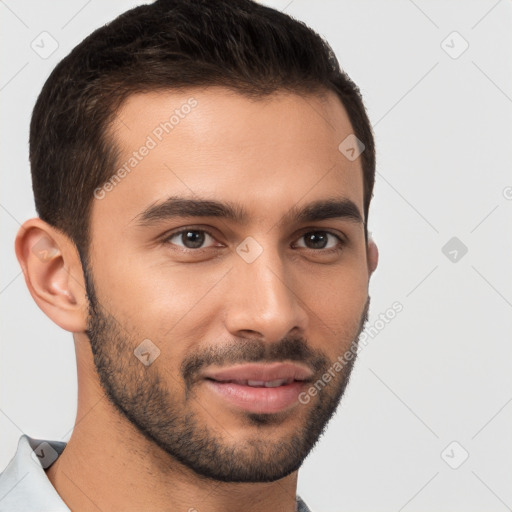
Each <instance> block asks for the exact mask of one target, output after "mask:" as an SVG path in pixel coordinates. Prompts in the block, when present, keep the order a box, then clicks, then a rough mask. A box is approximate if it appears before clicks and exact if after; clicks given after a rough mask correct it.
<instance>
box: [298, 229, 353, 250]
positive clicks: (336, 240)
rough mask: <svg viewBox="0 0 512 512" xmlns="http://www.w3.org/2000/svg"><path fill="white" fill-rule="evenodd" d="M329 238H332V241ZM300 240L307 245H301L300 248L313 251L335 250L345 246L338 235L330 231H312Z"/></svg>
mask: <svg viewBox="0 0 512 512" xmlns="http://www.w3.org/2000/svg"><path fill="white" fill-rule="evenodd" d="M329 237H331V241H330V240H329ZM300 240H304V241H305V245H299V246H300V247H305V248H306V249H312V250H321V249H327V250H333V249H336V248H337V246H339V245H342V244H343V241H342V239H341V238H340V237H339V236H338V235H335V234H334V233H330V232H329V231H310V232H309V233H305V234H304V235H302V236H301V237H300Z"/></svg>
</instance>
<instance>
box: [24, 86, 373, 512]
mask: <svg viewBox="0 0 512 512" xmlns="http://www.w3.org/2000/svg"><path fill="white" fill-rule="evenodd" d="M190 98H194V100H195V101H197V105H196V106H195V107H194V108H193V109H191V111H190V112H189V113H188V114H187V115H185V116H183V118H181V117H180V120H179V123H178V124H176V125H175V126H174V128H173V129H172V131H170V133H169V134H165V133H164V134H163V136H162V140H161V141H158V140H157V139H155V140H157V142H158V143H157V144H156V146H155V147H154V148H153V149H151V150H150V151H149V152H148V154H147V155H146V156H145V157H144V158H143V159H141V160H140V162H138V163H137V165H136V167H134V168H133V170H132V171H131V172H130V173H129V174H127V175H126V176H125V177H124V178H123V179H121V180H120V181H119V182H118V183H116V185H115V186H114V187H112V189H111V190H110V191H108V192H107V193H105V194H104V195H103V197H102V198H101V199H95V200H94V201H93V207H92V216H91V233H92V244H91V249H90V259H89V268H88V269H87V280H86V278H85V277H84V272H83V269H82V266H81V262H80V259H79V256H78V253H77V251H76V248H75V246H74V245H73V243H72V242H71V241H70V240H69V239H68V238H67V237H66V236H65V235H64V234H62V233H61V232H59V231H58V230H56V229H54V228H53V227H51V226H49V225H48V224H46V223H45V222H43V221H42V220H40V219H37V218H36V219H30V220H28V221H27V222H26V223H25V224H24V225H23V226H22V228H21V229H20V231H19V233H18V237H17V240H16V252H17V256H18V259H19V261H20V264H21V266H22V268H23V271H24V275H25V280H26V283H27V286H28V288H29V290H30V293H31V294H32V296H33V297H34V299H35V300H36V302H37V304H38V305H39V307H40V308H41V309H42V310H43V311H44V312H45V313H46V314H47V315H48V316H49V317H50V318H51V319H52V320H53V321H54V322H55V323H57V324H58V325H60V326H61V327H62V328H64V329H66V330H68V331H70V332H72V333H73V337H74V342H75V348H76V356H77V370H78V383H79V386H78V389H79V394H78V411H77V418H76V424H75V429H74V431H73V434H72V436H71V439H70V440H69V442H68V445H67V447H66V449H65V450H64V452H63V454H62V455H61V456H60V458H59V459H58V460H57V461H56V462H55V463H54V464H53V465H52V466H51V467H50V468H49V469H47V470H46V472H47V475H48V477H49V478H50V481H51V482H52V484H53V485H54V486H55V488H56V490H57V492H58V493H59V494H60V496H61V497H62V499H63V500H64V501H65V502H66V503H67V505H68V506H69V507H70V508H71V509H72V510H80V511H89V510H91V511H92V510H94V511H97V510H98V509H101V510H102V511H104V512H106V511H114V510H125V511H137V510H145V511H149V512H151V511H157V510H158V511H161V510H169V511H171V510H172V511H174V510H185V511H186V510H190V511H192V510H194V509H196V510H197V511H198V512H201V511H202V510H208V511H211V512H217V511H218V512H220V511H224V512H226V511H233V512H234V511H239V510H247V511H251V512H252V511H254V512H257V511H267V510H280V511H285V512H292V511H294V510H295V494H296V486H297V474H298V468H299V467H300V464H301V463H302V461H303V459H304V458H305V457H306V456H307V454H308V453H309V451H310V450H311V448H312V446H313V445H314V443H315V442H316V441H317V439H318V437H319V436H320V434H321V432H322V431H323V430H324V428H325V426H326V424H327V422H328V420H329V419H330V417H331V416H332V414H333V413H334V411H335V409H336V406H337V404H338V402H339V400H340V398H341V396H342V394H343V391H344V389H345V386H346V384H347V381H348V377H349V375H350V370H351V368H352V365H353V362H354V361H353V360H352V361H351V363H350V364H347V365H346V366H345V367H344V369H343V371H340V372H337V373H336V374H335V375H336V376H335V378H333V379H332V380H330V382H329V383H328V384H327V385H326V386H325V387H324V388H323V389H322V390H321V391H320V392H319V393H318V394H317V395H316V396H314V397H312V398H311V400H310V401H309V402H308V403H307V404H301V403H298V402H296V403H294V404H293V405H292V406H291V407H289V408H287V409H285V410H283V411H280V412H279V413H275V414H258V413H249V412H247V411H244V410H241V409H239V408H237V407H236V406H233V405H231V404H228V403H226V402H225V401H224V400H223V399H222V398H220V397H219V396H217V395H216V394H214V393H213V392H212V391H210V390H209V388H208V387H207V386H206V385H205V381H204V380H203V379H201V372H202V371H203V370H205V369H206V368H213V367H215V368H217V367H222V366H230V365H232V364H233V363H234V362H237V363H238V362H249V361H262V362H275V361H294V362H297V363H300V364H303V365H304V366H305V367H307V368H310V369H312V370H314V371H315V377H314V380H316V379H318V378H320V377H321V376H322V374H323V373H324V372H325V371H326V369H327V368H329V367H330V366H331V365H332V363H333V362H334V361H335V360H337V358H338V356H340V355H342V354H344V353H345V351H346V350H347V349H349V348H350V346H351V345H352V344H353V343H355V342H356V340H357V337H358V335H359V333H360V331H361V329H362V327H363V325H364V321H365V319H366V314H367V308H368V304H369V296H368V283H369V279H370V275H371V273H372V272H373V271H374V270H375V268H376V266H377V259H378V253H377V248H376V246H375V244H374V243H373V242H372V241H371V240H370V242H369V243H368V244H367V243H366V241H365V237H364V227H363V224H362V223H360V222H356V221H354V220H353V219H350V218H335V219H324V220H319V221H314V222H307V223H298V222H297V221H296V220H294V218H293V217H292V218H289V219H286V221H284V220H283V219H284V216H285V215H286V214H287V213H288V212H289V211H290V209H291V208H293V207H297V206H298V207H302V206H304V205H306V204H308V203H310V202H313V201H317V200H323V199H333V198H344V199H349V200H350V201H352V202H353V203H354V204H355V205H356V206H357V208H358V209H359V211H360V212H361V214H362V212H363V178H362V169H361V162H360V158H358V159H356V160H354V161H350V160H349V159H347V158H346V157H345V156H344V155H343V154H342V153H340V151H339V150H338V145H339V144H340V142H341V141H343V140H344V139H345V138H346V137H347V136H348V135H349V134H351V133H352V128H351V125H350V122H349V120H348V117H347V115H346V112H345V110H344V108H343V106H342V105H341V103H340V102H339V100H338V99H337V98H336V96H335V95H334V94H333V93H325V94H324V95H308V96H301V95H298V94H292V93H285V92H277V93H274V94H272V95H271V96H269V97H266V98H264V99H258V100H250V99H248V98H247V97H244V96H242V95H240V94H238V93H235V92H232V91H229V90H227V89H224V88H217V87H216V88H206V89H190V90H188V91H185V92H176V91H174V92H171V91H165V92H160V93H146V94H137V95H133V96H131V97H130V98H129V99H128V100H127V102H126V103H125V104H123V106H122V107H121V109H120V111H119V112H118V115H117V118H116V120H115V122H114V124H113V126H112V127H111V133H112V134H113V136H114V137H115V140H116V141H117V142H118V144H119V146H120V148H121V154H120V162H119V163H120V165H122V164H123V163H124V162H126V161H127V160H128V159H129V158H130V157H131V156H132V153H133V151H137V150H138V149H139V148H140V147H141V146H142V145H143V144H145V143H146V141H147V137H148V135H151V134H152V133H154V132H153V131H154V129H155V127H157V126H158V125H159V123H161V122H162V121H165V120H166V119H169V116H170V115H171V114H172V112H173V111H174V110H175V109H177V108H178V109H179V108H180V106H181V105H183V104H185V103H187V101H189V100H190ZM153 138H155V137H153ZM169 196H182V197H186V198H193V199H199V198H201V199H214V200H217V201H222V202H237V203H239V204H240V205H241V206H243V207H244V208H245V209H246V210H247V213H248V220H247V223H245V224H241V223H237V222H234V221H232V220H228V219H220V218H215V217H200V218H195V217H194V218H174V219H167V220H161V221H159V222H156V223H154V224H152V225H144V226H142V225H140V224H139V223H138V222H137V220H138V216H139V215H140V213H141V212H142V211H144V210H145V209H146V208H147V207H148V206H151V205H154V204H157V203H160V202H163V201H164V200H165V199H167V198H168V197H169ZM183 228H189V229H190V230H191V231H192V232H193V233H195V235H194V237H192V239H193V240H198V241H199V246H200V247H201V248H199V249H194V248H192V249H191V248H188V247H193V244H192V243H189V245H188V246H187V245H185V244H186V239H184V237H183V236H181V235H175V234H174V236H172V237H171V234H173V233H175V232H177V231H179V229H183ZM192 228H193V229H192ZM201 230H206V231H208V232H209V233H210V234H211V236H210V235H209V234H204V231H201ZM326 231H328V232H331V233H334V234H337V235H338V236H340V238H341V239H342V240H343V244H342V245H341V246H340V247H341V248H340V250H334V251H331V252H328V250H329V249H331V248H335V247H337V246H338V244H339V243H340V242H339V240H338V239H337V238H336V237H335V236H333V235H327V241H326V247H327V248H322V247H323V246H322V243H320V242H321V240H323V239H324V238H325V237H326ZM312 232H313V233H315V234H316V235H323V238H322V236H321V238H320V240H319V238H318V237H317V238H316V242H314V243H313V240H312V239H311V236H305V235H307V234H310V233H312ZM319 232H320V233H319ZM201 233H203V235H201ZM249 236H250V237H252V238H253V239H254V240H255V241H256V242H257V244H259V246H260V248H261V249H262V252H261V254H260V255H259V256H258V257H257V258H256V259H255V260H254V261H252V262H251V263H248V262H247V261H245V260H244V259H243V258H242V257H241V256H240V254H239V253H238V252H237V247H239V246H240V244H241V243H242V242H243V241H244V240H245V239H246V238H247V237H249ZM41 244H44V246H45V247H47V248H48V251H47V253H46V257H45V258H41V257H40V256H38V255H37V251H36V250H35V247H36V248H37V247H40V246H41ZM315 244H316V245H315ZM251 250H252V249H251ZM88 297H89V299H90V302H89V300H88ZM147 339H149V340H151V342H152V343H153V345H155V346H157V347H158V349H159V350H160V354H159V356H158V357H157V358H156V359H155V360H154V362H153V363H152V364H151V365H150V366H145V365H144V364H142V363H141V361H140V360H139V359H138V358H137V357H135V355H134V353H133V352H134V349H135V348H136V347H137V346H138V345H140V343H141V342H142V341H143V340H147Z"/></svg>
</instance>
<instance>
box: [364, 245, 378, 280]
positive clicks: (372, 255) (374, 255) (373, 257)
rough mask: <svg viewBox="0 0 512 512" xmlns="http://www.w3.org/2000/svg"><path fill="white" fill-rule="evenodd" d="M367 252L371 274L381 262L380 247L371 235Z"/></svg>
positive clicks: (369, 272)
mask: <svg viewBox="0 0 512 512" xmlns="http://www.w3.org/2000/svg"><path fill="white" fill-rule="evenodd" d="M366 254H367V261H368V274H369V275H370V276H371V275H372V274H373V272H374V271H375V269H376V268H377V265H378V263H379V249H378V247H377V244H376V243H375V241H374V240H373V238H372V236H371V235H369V236H368V246H367V249H366Z"/></svg>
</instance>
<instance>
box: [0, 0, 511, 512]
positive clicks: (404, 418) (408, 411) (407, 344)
mask: <svg viewBox="0 0 512 512" xmlns="http://www.w3.org/2000/svg"><path fill="white" fill-rule="evenodd" d="M139 3H142V2H135V1H126V0H124V1H120V0H116V1H114V0H109V1H100V0H89V1H86V0H73V1H70V0H65V1H63V0H60V1H53V2H51V3H50V2H41V1H35V0H32V1H24V2H15V1H14V0H0V29H1V32H0V34H1V42H0V56H1V57H0V58H1V75H0V101H1V108H2V117H1V125H0V130H1V131H0V144H1V151H0V157H1V175H0V179H1V187H0V222H1V244H0V250H1V268H0V272H1V274H0V311H1V312H2V315H1V347H0V350H1V353H0V364H1V367H0V393H1V395H0V439H1V444H0V468H3V467H4V466H5V465H6V464H7V463H8V461H9V460H10V458H11V457H12V456H13V454H14V451H15V449H16V444H17V440H18V438H19V436H20V435H21V434H22V433H27V434H29V435H31V436H33V437H38V438H45V439H56V440H57V439H58V440H64V441H66V440H67V439H69V436H70V434H71V430H72V428H73V424H74V419H75V413H76V391H77V386H76V375H75V372H76V364H75V360H74V348H73V343H72V337H71V334H69V333H67V332H65V331H62V330H61V329H60V328H58V327H57V326H56V325H54V324H53V323H52V322H51V321H49V319H48V318H47V317H46V316H45V315H44V314H43V313H42V312H41V311H40V310H39V309H38V307H37V306H36V305H35V303H34V301H33V300H32V298H31V296H30V294H29V293H28V291H27V288H26V286H25V283H24V280H23V276H22V274H21V272H20V268H19V265H18V263H17V261H16V258H15V255H14V250H13V241H14V237H15V234H16V231H17V229H18V227H19V224H20V223H22V222H23V221H24V220H25V219H27V218H29V217H32V216H34V215H35V210H34V207H33V198H32V192H31V183H30V174H29V165H28V126H29V120H30V114H31V110H32V107H33V105H34V102H35V98H36V96H37V94H38V93H39V91H40V89H41V87H42V85H43V83H44V81H45V79H46V77H47V76H48V74H49V73H50V71H51V70H52V69H53V67H54V66H55V65H56V64H57V62H58V61H59V60H60V59H62V58H63V57H64V56H65V55H66V54H67V53H68V52H69V51H70V50H71V49H72V48H73V47H74V46H75V45H76V44H77V43H79V42H80V41H81V40H82V39H83V38H84V37H85V36H86V35H88V34H89V33H90V32H91V31H92V30H93V29H94V28H96V27H98V26H100V25H101V24H103V23H106V22H107V21H110V20H111V19H112V18H114V17H115V16H116V15H118V14H119V13H121V12H123V11H125V10H127V9H128V8H129V7H131V6H133V5H136V4H139ZM265 3H266V4H267V5H270V6H273V7H276V8H279V9H281V10H284V11H285V12H287V13H288V14H291V15H292V16H294V17H296V18H298V19H300V20H303V21H305V22H306V23H307V24H309V25H310V26H311V27H312V28H314V29H315V30H317V31H318V32H319V33H320V34H321V35H323V36H325V37H326V38H327V40H328V41H329V42H330V44H331V46H332V47H333V49H334V50H335V52H336V54H337V56H338V59H339V61H340V63H341V65H342V67H343V68H344V69H345V70H346V71H347V72H348V73H349V75H350V76H351V77H352V78H353V79H354V80H355V82H356V83H357V84H358V85H359V86H360V88H361V91H362V93H363V96H364V99H365V102H366V105H367V107H368V111H369V115H370V119H371V121H372V124H373V126H374V130H375V135H376V141H377V151H378V168H377V183H376V189H375V197H374V200H373V203H372V208H371V215H370V230H371V231H372V233H373V235H374V237H375V239H376V241H377V243H378V244H379V247H380V265H379V268H378V270H377V272H376V274H375V275H374V277H373V279H372V282H371V296H372V311H371V316H370V321H369V323H368V326H372V325H373V326H374V327H375V328H376V329H377V331H378V333H377V335H375V336H374V337H373V338H371V340H370V342H369V343H368V345H367V346H366V347H365V348H364V349H363V350H362V352H361V353H360V355H359V359H358V363H357V365H356V368H355V370H354V375H353V379H352V381H351V384H350V386H349V389H348V391H347V393H346V396H345V398H344V400H343V401H342V405H341V406H340V408H339V410H338V413H337V415H336V416H335V418H334V419H333V420H332V422H331V423H330V426H329V429H328V431H327V433H326V435H325V436H324V437H323V438H322V439H321V441H320V443H319V445H318V446H317V448H316V449H315V450H314V452H313V453H312V454H311V455H310V457H309V458H308V459H307V461H306V462H305V464H304V466H303V468H302V469H301V471H300V473H299V475H300V476H299V488H298V492H299V494H300V495H301V496H302V497H303V498H304V500H305V501H306V502H307V503H308V504H309V505H310V506H311V508H312V509H313V510H315V511H317V512H320V511H322V512H333V511H342V510H351V511H358V510H372V511H375V512H377V511H393V512H400V511H402V510H404V511H406V512H407V511H427V510H428V511H431V510H436V511H461V510H464V511H467V512H469V511H479V512H481V511H482V510H486V511H488V512H491V511H497V512H500V511H504V510H506V509H507V508H508V509H510V507H512V489H511V487H510V482H511V481H512V436H511V435H510V431H511V427H512V404H511V401H512V386H511V381H512V372H511V371H510V363H511V360H512V354H511V344H510V332H511V327H512V315H511V308H512V280H511V271H510V262H511V261H512V247H511V245H512V244H511V237H510V225H511V224H510V220H511V216H512V175H511V174H510V163H511V161H512V158H511V152H512V151H511V147H512V143H511V142H512V138H511V135H512V116H511V114H512V73H511V63H512V55H511V53H512V44H511V43H512V35H511V34H512V32H511V30H510V26H511V25H510V23H511V21H512V5H511V2H510V1H509V0H501V1H495V0H492V1H487V0H485V1H484V0H481V1H466V2H455V1H453V0H452V1H444V2H440V1H425V0H424V1H420V0H416V1H414V2H413V1H412V0H411V1H406V0H393V1H389V0H388V1H386V2H383V1H368V0H366V1H361V0H358V1H356V0H351V1H336V2H335V1H323V2H312V1H309V2H308V1H307V0H292V1H289V0H283V1H277V0H273V1H266V2H265ZM42 32H47V33H48V34H50V36H48V35H46V34H43V35H41V33H42ZM453 32H457V33H458V34H453ZM52 39H53V40H55V41H56V42H57V43H58V48H57V49H56V50H55V51H54V52H53V53H52V54H51V55H46V54H44V52H50V51H51V50H52V45H55V43H54V42H53V41H52ZM443 41H444V42H443ZM466 44H469V46H468V48H467V49H466V50H465V51H464V52H463V53H461V52H462V50H464V48H465V46H466ZM31 45H32V46H31ZM33 47H34V48H37V51H35V50H34V49H33ZM38 52H39V53H38ZM43 57H44V58H43ZM453 237H456V238H457V240H455V241H452V242H451V243H452V244H453V245H449V246H448V247H447V249H445V250H444V252H443V250H442V248H443V247H444V246H445V244H446V243H447V242H448V241H449V240H450V239H452V238H453ZM461 244H464V245H465V246H466V247H467V249H468V252H467V253H466V254H463V250H462V249H463V246H462V245H461ZM454 251H455V252H454ZM395 301H399V302H400V303H401V304H402V305H403V311H402V312H400V313H399V314H397V315H396V317H395V318H394V319H393V320H392V321H390V322H389V323H388V324H386V325H385V327H384V328H378V327H379V325H380V324H376V323H375V322H376V321H377V319H378V317H379V314H381V313H384V312H386V311H387V310H388V308H390V306H391V304H393V303H394V302H395ZM453 442H455V444H452V443H453ZM447 447H448V448H447ZM466 453H467V454H469V456H468V458H467V460H465V461H464V457H465V456H466ZM455 467H457V469H454V468H455Z"/></svg>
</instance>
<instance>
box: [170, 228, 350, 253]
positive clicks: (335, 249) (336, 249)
mask: <svg viewBox="0 0 512 512" xmlns="http://www.w3.org/2000/svg"><path fill="white" fill-rule="evenodd" d="M189 231H194V232H197V233H206V234H207V235H208V236H211V237H212V238H213V239H214V240H215V236H214V235H213V234H212V233H211V232H210V231H208V230H207V229H203V228H201V229H199V228H194V227H189V228H182V229H180V230H179V231H174V232H172V233H169V234H168V235H166V236H165V238H164V239H163V240H162V243H163V244H164V245H174V244H173V243H172V242H170V240H171V238H174V237H175V236H177V235H181V234H183V233H188V232H189ZM311 233H326V234H328V235H332V236H333V237H335V238H336V239H337V240H338V242H339V244H338V245H337V246H336V247H331V248H330V249H310V248H309V247H301V249H306V250H309V251H312V252H315V253H323V254H331V253H335V252H340V251H341V250H342V248H343V247H344V245H345V244H346V242H345V240H344V239H343V238H341V237H340V236H339V235H337V234H336V233H333V232H332V231H329V230H327V229H313V230H309V231H305V232H303V233H302V235H300V237H299V239H301V238H302V237H304V236H306V235H309V234H311ZM207 249H210V247H200V248H198V249H189V248H187V247H180V248H179V249H178V250H179V251H182V252H196V253H199V252H202V251H205V250H207Z"/></svg>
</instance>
